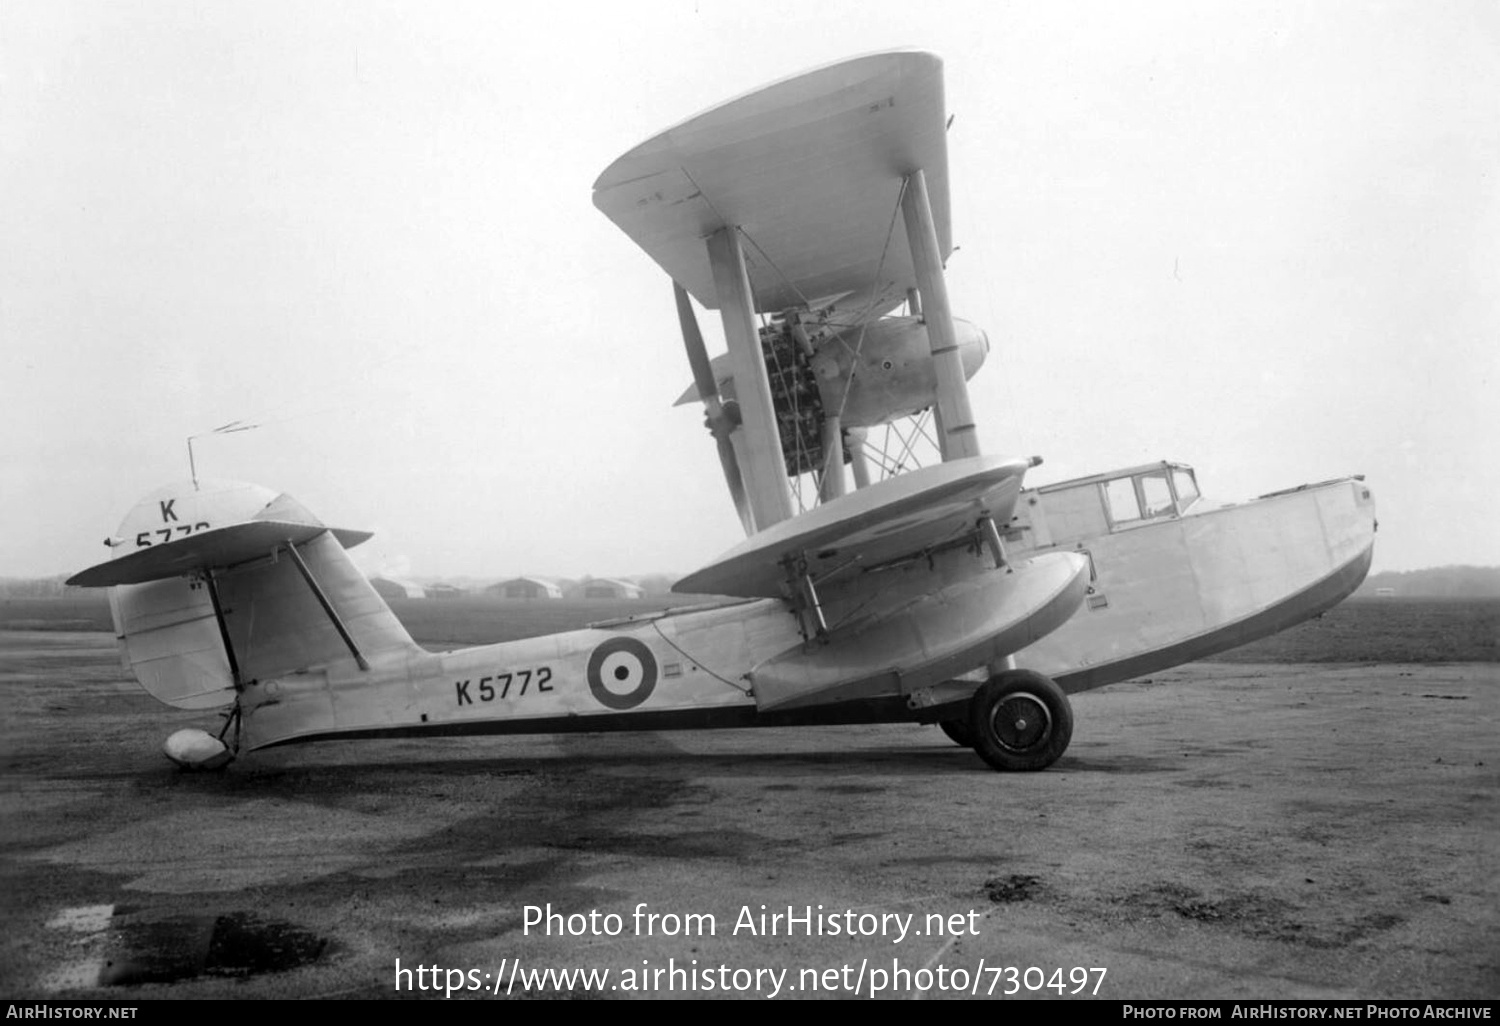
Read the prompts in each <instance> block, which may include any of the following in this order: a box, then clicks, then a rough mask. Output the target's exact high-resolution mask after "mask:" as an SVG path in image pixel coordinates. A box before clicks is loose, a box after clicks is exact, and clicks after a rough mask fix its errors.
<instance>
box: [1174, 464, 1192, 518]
mask: <svg viewBox="0 0 1500 1026" xmlns="http://www.w3.org/2000/svg"><path fill="white" fill-rule="evenodd" d="M1172 484H1174V485H1176V487H1177V504H1178V508H1179V509H1187V508H1188V507H1189V506H1191V505H1192V504H1193V500H1194V499H1196V498H1198V482H1197V481H1195V480H1194V479H1193V472H1192V471H1191V470H1183V469H1182V468H1181V467H1174V468H1173V469H1172Z"/></svg>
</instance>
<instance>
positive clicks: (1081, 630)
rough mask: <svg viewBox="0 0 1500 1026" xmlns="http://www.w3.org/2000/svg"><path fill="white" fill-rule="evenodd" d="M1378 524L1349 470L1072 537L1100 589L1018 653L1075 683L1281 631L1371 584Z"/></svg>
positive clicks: (1087, 685)
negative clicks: (1318, 481) (1243, 499)
mask: <svg viewBox="0 0 1500 1026" xmlns="http://www.w3.org/2000/svg"><path fill="white" fill-rule="evenodd" d="M1048 498H1049V496H1047V495H1046V494H1042V495H1041V496H1040V499H1041V502H1042V504H1043V505H1045V503H1046V500H1047V499H1048ZM1019 508H1022V509H1034V508H1035V507H1032V506H1030V505H1029V503H1028V499H1027V498H1026V497H1023V499H1022V502H1021V504H1020V507H1019ZM1033 523H1035V522H1034V521H1033ZM1375 529H1376V521H1375V506H1374V501H1373V499H1372V498H1371V496H1370V492H1369V489H1368V488H1366V487H1365V485H1364V484H1363V482H1360V481H1357V480H1353V479H1348V480H1343V481H1336V482H1330V483H1326V484H1322V485H1316V486H1312V487H1307V488H1303V489H1296V490H1292V491H1289V492H1286V493H1281V494H1277V495H1272V496H1267V497H1265V498H1261V499H1257V500H1254V501H1252V502H1247V503H1239V504H1235V505H1223V506H1205V507H1204V508H1203V509H1201V511H1200V510H1192V511H1190V512H1188V513H1186V514H1185V515H1183V516H1180V517H1170V518H1167V519H1163V520H1160V521H1157V522H1152V523H1145V524H1140V525H1136V526H1131V527H1126V528H1124V529H1118V530H1115V531H1112V532H1106V533H1102V534H1097V535H1094V536H1091V537H1087V538H1078V539H1073V538H1069V539H1066V540H1062V541H1060V542H1059V544H1060V545H1062V546H1065V547H1067V548H1069V549H1073V550H1075V551H1077V550H1083V551H1086V552H1087V553H1088V554H1089V556H1090V558H1091V560H1092V562H1093V567H1094V576H1095V579H1094V581H1093V582H1092V587H1091V588H1090V593H1089V595H1088V596H1087V597H1086V599H1085V601H1084V603H1083V605H1082V606H1081V607H1080V608H1079V610H1078V612H1077V613H1076V614H1075V615H1074V617H1073V619H1071V620H1070V621H1068V623H1066V624H1064V625H1063V626H1062V627H1060V628H1059V629H1058V630H1057V631H1055V632H1053V633H1052V634H1050V635H1048V636H1047V637H1045V638H1043V639H1042V640H1040V641H1039V642H1037V643H1036V644H1034V645H1032V646H1030V647H1028V648H1026V649H1025V650H1023V651H1021V652H1019V653H1017V656H1016V661H1017V664H1018V665H1021V666H1026V667H1030V668H1032V669H1036V670H1039V671H1041V672H1042V673H1045V674H1047V675H1049V676H1051V677H1053V678H1054V679H1055V680H1056V681H1057V682H1058V684H1060V685H1061V686H1062V688H1063V690H1065V691H1068V692H1070V693H1071V692H1079V691H1087V690H1089V689H1091V688H1097V687H1103V686H1104V685H1106V684H1112V683H1114V682H1116V681H1121V680H1127V679H1129V678H1131V677H1136V676H1139V675H1141V674H1143V673H1151V672H1154V671H1156V670H1161V669H1164V668H1166V667H1169V666H1177V665H1179V664H1181V663H1184V662H1190V661H1192V660H1194V659H1202V658H1205V657H1207V656H1210V655H1213V654H1214V653H1216V652H1222V651H1225V650H1227V649H1231V648H1235V647H1237V646H1239V645H1243V644H1246V643H1247V642H1250V641H1254V640H1255V639H1257V638H1262V637H1266V636H1267V635H1270V634H1274V633H1276V632H1277V631H1280V630H1284V629H1285V628H1287V627H1290V626H1292V625H1293V624H1296V623H1300V622H1301V621H1303V620H1306V619H1308V618H1310V617H1313V616H1316V615H1317V614H1318V613H1321V612H1323V611H1324V610H1326V609H1329V608H1331V607H1332V606H1334V605H1336V604H1337V603H1339V602H1340V601H1342V600H1343V599H1344V598H1345V597H1347V596H1348V595H1349V594H1351V593H1352V592H1353V591H1354V589H1355V588H1357V587H1359V584H1360V582H1361V581H1363V580H1364V578H1365V574H1366V573H1367V572H1368V571H1369V568H1370V562H1371V559H1372V557H1373V554H1374V545H1375ZM1051 547H1052V546H1047V547H1043V548H1040V549H1035V550H1033V551H1048V550H1049V549H1050V548H1051Z"/></svg>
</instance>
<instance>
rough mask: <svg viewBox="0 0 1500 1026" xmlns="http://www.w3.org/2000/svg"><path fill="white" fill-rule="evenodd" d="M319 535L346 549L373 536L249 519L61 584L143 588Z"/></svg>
mask: <svg viewBox="0 0 1500 1026" xmlns="http://www.w3.org/2000/svg"><path fill="white" fill-rule="evenodd" d="M324 531H332V532H333V535H334V537H335V538H337V539H338V540H339V543H340V544H341V545H343V546H344V548H346V549H347V548H353V547H354V546H355V545H358V544H359V543H360V542H363V541H366V540H368V539H369V538H371V537H373V535H372V534H371V533H370V532H368V531H350V530H345V529H343V528H330V527H325V526H323V525H322V524H308V523H299V522H295V521H287V520H252V521H248V522H246V523H239V524H230V525H229V526H227V527H216V528H212V529H210V530H207V531H203V532H200V533H198V534H193V535H189V536H188V537H186V538H182V539H180V540H178V541H173V542H167V543H165V544H162V545H153V546H150V547H149V548H142V549H137V550H136V551H134V552H131V553H128V554H127V555H124V556H120V557H119V558H117V559H111V560H109V561H107V562H104V563H100V564H98V565H97V566H91V567H89V568H88V569H87V570H83V571H81V572H79V573H77V574H74V575H73V576H72V577H70V578H69V579H68V582H67V583H68V584H70V585H75V586H77V587H81V588H104V587H110V586H113V585H117V584H145V583H146V582H147V581H158V580H163V579H165V578H169V577H182V576H184V575H187V574H191V573H196V572H199V571H202V570H222V569H227V568H229V567H232V566H237V565H238V564H240V563H248V562H249V561H251V560H253V559H261V558H264V557H266V556H269V555H271V554H272V553H273V552H275V551H276V550H277V549H278V548H280V547H281V546H283V545H301V544H303V543H305V542H309V541H312V540H313V539H314V538H316V537H317V536H318V535H320V534H322V533H323V532H324Z"/></svg>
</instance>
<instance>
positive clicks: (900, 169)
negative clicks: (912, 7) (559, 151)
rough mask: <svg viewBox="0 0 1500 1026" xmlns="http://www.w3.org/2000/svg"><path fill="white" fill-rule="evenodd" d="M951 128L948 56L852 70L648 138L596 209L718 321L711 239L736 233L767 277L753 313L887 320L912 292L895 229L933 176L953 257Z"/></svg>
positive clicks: (867, 62) (761, 279)
mask: <svg viewBox="0 0 1500 1026" xmlns="http://www.w3.org/2000/svg"><path fill="white" fill-rule="evenodd" d="M945 118H946V114H945V106H944V97H943V64H942V61H941V60H940V59H939V58H938V57H936V56H935V55H933V54H930V53H923V52H920V51H895V52H886V53H877V54H871V55H867V56H864V57H856V58H854V59H852V60H846V61H840V62H838V63H836V64H831V65H828V66H826V67H822V68H818V69H816V70H814V71H810V72H807V73H804V74H801V75H797V76H794V77H792V78H788V79H784V80H782V81H780V82H777V83H774V84H772V85H769V86H766V87H765V88H763V89H758V90H756V91H754V92H752V93H749V94H747V95H745V96H742V97H739V98H738V99H734V100H730V101H728V102H726V103H723V104H720V105H719V106H716V107H712V108H710V109H709V110H707V111H704V112H703V113H701V114H698V115H696V116H695V117H692V118H689V119H688V120H686V121H684V122H682V123H681V124H679V125H677V126H675V127H673V128H669V129H667V130H666V131H664V132H662V133H660V134H659V135H656V136H654V137H652V138H651V139H649V140H647V141H646V142H644V143H642V144H641V145H639V146H637V147H636V148H635V149H633V150H631V151H630V152H628V153H626V154H625V155H624V156H622V157H620V158H619V159H618V160H616V161H615V162H614V163H613V164H611V165H610V166H609V167H608V168H607V169H606V170H605V171H604V173H603V174H601V175H600V176H599V179H598V180H597V181H596V182H595V183H594V205H595V206H596V207H598V208H599V209H600V210H601V211H602V212H603V213H604V214H605V215H606V216H608V217H609V218H610V219H611V220H612V221H614V222H615V224H617V225H618V226H619V227H620V228H621V229H622V230H623V231H624V232H625V234H627V235H628V236H630V238H631V239H632V240H633V241H634V242H635V243H636V244H637V245H639V246H640V247H641V248H642V249H644V250H645V251H646V253H647V254H648V255H649V256H650V257H651V258H652V259H653V260H655V261H656V262H657V263H658V264H660V265H661V267H662V268H663V269H664V270H665V271H666V272H667V274H668V275H669V276H670V277H672V278H673V279H674V280H675V281H678V282H680V283H682V285H683V286H684V287H685V288H686V289H687V290H688V291H689V292H690V293H691V294H692V295H693V297H694V298H695V299H697V300H698V302H699V303H701V304H702V305H703V306H704V307H706V308H708V309H718V306H719V296H718V293H717V291H716V290H715V287H714V280H713V274H712V270H711V268H710V266H709V261H708V258H707V254H706V252H705V247H704V239H705V238H706V237H707V236H709V235H711V234H712V233H714V232H716V231H718V230H719V229H721V228H723V227H726V226H729V225H734V226H738V227H739V228H740V229H741V231H742V232H743V234H744V236H745V237H746V239H747V242H746V252H747V257H748V258H749V259H751V260H752V261H754V262H755V263H756V264H757V266H756V267H755V268H753V270H752V274H751V277H752V282H751V288H752V292H753V293H754V299H755V305H756V307H757V309H759V310H762V311H779V310H783V309H787V308H791V307H804V306H809V305H812V304H814V303H819V302H821V301H825V300H833V299H835V298H836V297H843V298H842V299H841V300H839V302H838V305H839V306H840V307H842V308H844V309H848V308H851V307H856V306H858V307H861V308H870V309H873V311H874V312H877V313H878V312H882V311H883V310H888V309H890V308H892V307H894V306H895V305H896V304H897V303H899V302H900V301H901V300H902V299H904V298H905V295H906V290H907V289H908V288H910V287H912V286H913V285H915V283H916V277H915V272H914V270H913V267H912V260H911V255H910V246H909V245H908V244H907V241H906V234H905V227H904V225H903V224H902V221H901V218H900V217H897V216H894V213H895V209H896V204H897V202H898V199H899V197H900V194H901V187H902V184H901V183H902V180H903V178H904V177H905V176H906V175H908V174H910V173H911V172H912V171H915V170H917V169H923V170H924V173H925V175H926V180H927V188H928V192H929V195H930V197H931V205H932V210H933V215H934V221H935V223H936V225H937V229H938V238H939V245H940V248H941V250H942V253H943V256H944V257H946V256H947V255H948V253H949V252H950V251H951V249H952V240H951V231H950V227H949V201H948V182H947V163H948V156H947V140H946V132H945V129H946V125H945ZM888 233H889V244H887V235H888ZM765 264H769V265H770V266H764V265H765ZM877 272H878V274H877Z"/></svg>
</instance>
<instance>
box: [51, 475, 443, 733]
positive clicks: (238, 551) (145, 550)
mask: <svg viewBox="0 0 1500 1026" xmlns="http://www.w3.org/2000/svg"><path fill="white" fill-rule="evenodd" d="M368 537H369V535H368V534H367V533H364V532H356V531H343V530H337V529H333V528H329V527H326V526H325V525H323V524H322V523H321V522H320V521H318V520H317V518H316V517H313V516H312V515H311V514H310V513H308V512H307V511H306V510H305V509H303V508H302V507H301V506H300V505H299V504H297V503H296V501H295V500H293V499H291V498H290V497H289V496H286V495H279V496H278V495H276V494H275V493H274V492H271V491H269V490H267V489H264V488H257V487H255V486H253V485H239V484H227V483H220V482H199V483H197V484H193V483H188V484H186V485H177V486H173V487H171V488H166V489H163V490H162V491H160V492H157V493H155V494H153V495H151V496H148V497H147V498H146V499H145V500H143V501H142V502H141V503H140V504H139V505H137V506H136V507H135V509H134V510H132V511H131V513H130V514H129V515H128V516H127V517H126V518H125V522H124V523H123V524H122V525H121V528H120V532H119V536H118V538H116V539H114V540H112V545H114V546H116V547H130V551H128V552H127V553H125V554H123V555H121V556H119V557H117V558H115V559H112V560H109V561H108V562H105V563H101V564H99V565H98V566H95V567H91V568H90V569H88V570H85V571H83V572H82V573H80V574H78V575H76V576H75V577H73V578H72V579H71V580H70V581H69V583H70V584H80V585H84V586H103V585H110V586H112V587H111V592H110V608H111V610H112V611H113V613H114V621H115V633H116V635H117V636H118V637H119V641H120V648H121V659H122V661H123V662H124V664H125V667H126V669H128V670H130V671H131V672H132V673H133V674H134V675H135V678H136V679H137V680H138V681H140V683H141V685H142V686H143V687H144V688H145V689H146V690H147V691H148V692H150V693H151V694H152V695H153V696H155V697H156V698H157V699H159V700H161V701H163V702H165V703H167V704H168V705H173V706H176V707H178V708H182V709H210V708H216V707H218V706H223V705H228V704H230V703H232V702H233V701H234V697H235V687H236V685H237V684H239V683H243V682H245V681H250V680H257V679H266V678H270V677H276V676H282V675H285V674H289V673H296V672H299V671H302V670H307V669H311V668H313V667H327V666H331V665H335V664H337V663H340V662H348V663H351V664H358V665H360V666H361V667H364V666H368V665H369V662H370V661H371V660H372V659H374V658H377V657H381V656H386V655H389V654H394V653H400V654H406V653H415V652H419V651H420V649H418V647H417V646H416V644H415V643H414V642H413V641H412V640H411V636H410V635H409V634H407V632H406V629H405V628H404V627H402V626H401V623H400V621H398V620H397V619H396V617H395V614H393V613H392V612H391V610H390V607H389V606H387V605H386V604H385V601H384V600H383V599H381V597H380V596H379V595H378V594H377V593H376V591H375V589H374V588H373V587H371V586H370V583H369V581H367V580H366V579H365V577H364V575H363V574H361V573H360V572H359V570H358V569H357V568H356V567H355V566H354V563H353V561H351V560H350V559H349V556H348V553H347V552H345V545H346V544H347V545H350V546H352V545H354V544H358V543H359V542H361V541H364V540H365V539H366V538H368ZM132 543H133V544H132Z"/></svg>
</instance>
